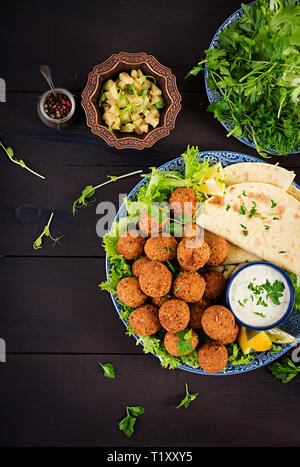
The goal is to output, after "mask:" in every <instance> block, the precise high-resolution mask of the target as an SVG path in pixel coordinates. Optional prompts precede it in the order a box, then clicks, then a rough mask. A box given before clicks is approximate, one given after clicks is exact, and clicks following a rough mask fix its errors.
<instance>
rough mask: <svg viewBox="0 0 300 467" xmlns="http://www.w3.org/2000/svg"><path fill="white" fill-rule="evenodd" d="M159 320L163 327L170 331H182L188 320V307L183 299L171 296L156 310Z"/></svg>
mask: <svg viewBox="0 0 300 467" xmlns="http://www.w3.org/2000/svg"><path fill="white" fill-rule="evenodd" d="M158 316H159V321H160V322H161V325H162V327H163V328H164V329H166V330H167V331H171V332H179V331H183V330H184V329H185V328H186V327H187V325H188V323H189V320H190V309H189V306H188V304H187V303H185V302H184V301H183V300H178V299H176V298H171V299H169V300H168V301H167V302H165V303H164V304H163V305H162V306H161V307H160V309H159V312H158Z"/></svg>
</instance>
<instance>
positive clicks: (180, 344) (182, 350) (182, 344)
mask: <svg viewBox="0 0 300 467" xmlns="http://www.w3.org/2000/svg"><path fill="white" fill-rule="evenodd" d="M179 289H180V286H179V287H177V289H175V291H176V292H177V291H178V290H179ZM176 336H177V337H179V340H178V341H177V343H176V345H177V349H178V352H179V354H180V355H184V354H186V353H187V352H190V351H191V350H193V346H192V344H191V343H190V339H191V338H192V337H193V330H192V329H189V330H187V329H184V330H183V331H178V332H176Z"/></svg>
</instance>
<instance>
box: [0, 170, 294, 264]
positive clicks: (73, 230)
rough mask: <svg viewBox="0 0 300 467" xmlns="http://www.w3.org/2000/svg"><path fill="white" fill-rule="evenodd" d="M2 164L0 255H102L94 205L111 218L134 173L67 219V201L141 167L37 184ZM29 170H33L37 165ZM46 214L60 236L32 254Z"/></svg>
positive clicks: (74, 173)
mask: <svg viewBox="0 0 300 467" xmlns="http://www.w3.org/2000/svg"><path fill="white" fill-rule="evenodd" d="M5 163H6V167H5V178H4V179H3V182H2V193H3V195H2V198H1V200H0V213H1V215H0V226H1V229H0V244H1V250H0V253H1V254H2V255H6V256H17V255H22V256H23V255H30V256H32V255H34V256H40V255H47V256H95V257H96V256H104V251H103V248H102V246H101V243H102V239H101V238H100V237H98V235H97V233H96V225H97V222H98V221H99V220H100V218H101V217H102V216H103V215H100V214H96V207H97V205H98V203H100V202H103V201H110V202H111V203H113V204H112V209H113V211H112V213H113V216H114V210H115V211H117V210H118V209H119V204H120V200H121V199H123V197H124V195H126V194H128V193H129V192H130V191H131V190H132V189H133V187H134V186H135V185H136V184H137V183H138V182H139V181H140V180H141V177H140V176H139V175H133V176H131V177H129V178H124V179H121V180H119V181H117V182H114V183H111V184H108V185H106V186H104V187H102V188H100V189H99V190H97V191H96V193H95V200H96V201H95V203H94V205H92V206H89V207H86V208H84V209H81V210H79V211H78V212H77V214H76V215H75V216H73V215H72V206H73V203H74V201H75V200H76V199H78V197H79V196H80V195H81V191H82V189H83V188H84V187H85V186H87V185H90V184H92V185H96V184H99V183H102V182H104V181H106V180H107V175H121V174H126V173H128V172H129V171H131V170H132V169H139V168H141V166H139V165H138V164H137V165H136V166H135V167H134V168H133V167H131V168H129V167H115V166H111V167H98V166H97V167H85V166H82V167H77V166H76V167H74V166H59V167H58V166H48V167H47V168H45V171H43V172H42V173H43V174H45V175H46V177H47V179H46V180H40V179H39V178H37V177H35V176H33V175H31V174H30V173H29V172H27V171H25V170H24V169H22V168H19V167H17V166H15V164H12V163H11V162H9V161H5ZM3 164H4V162H3ZM33 167H34V168H35V169H37V170H38V169H39V166H37V167H36V166H33ZM42 168H43V167H42ZM294 170H295V171H297V173H298V175H297V178H296V181H298V183H299V182H300V171H299V169H297V168H294ZM52 211H54V213H55V214H54V217H53V220H52V224H51V227H52V233H53V236H54V237H58V236H61V235H62V236H64V238H63V239H62V240H61V244H60V245H57V246H55V247H53V246H52V245H53V243H52V242H51V241H50V240H49V239H47V240H46V241H45V242H43V247H42V249H40V250H37V251H34V250H33V248H32V244H33V242H34V240H35V239H36V238H37V237H38V236H39V235H40V234H41V232H42V230H43V227H44V225H46V224H47V222H48V218H49V216H50V213H51V212H52ZM107 228H109V227H108V226H107Z"/></svg>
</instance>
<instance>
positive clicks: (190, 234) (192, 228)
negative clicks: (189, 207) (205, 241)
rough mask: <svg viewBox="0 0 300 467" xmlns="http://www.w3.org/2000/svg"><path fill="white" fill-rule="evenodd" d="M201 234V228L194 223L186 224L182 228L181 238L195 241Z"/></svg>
mask: <svg viewBox="0 0 300 467" xmlns="http://www.w3.org/2000/svg"><path fill="white" fill-rule="evenodd" d="M201 234H202V228H201V227H200V225H198V224H196V223H195V222H188V223H187V224H184V226H183V232H182V238H189V239H195V238H200V237H201Z"/></svg>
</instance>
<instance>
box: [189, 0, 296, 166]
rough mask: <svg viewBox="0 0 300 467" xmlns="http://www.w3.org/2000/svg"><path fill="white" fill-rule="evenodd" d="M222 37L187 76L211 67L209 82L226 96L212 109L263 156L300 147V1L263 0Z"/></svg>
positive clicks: (245, 10) (253, 6)
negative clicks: (214, 47) (218, 43)
mask: <svg viewBox="0 0 300 467" xmlns="http://www.w3.org/2000/svg"><path fill="white" fill-rule="evenodd" d="M242 8H243V11H244V12H243V15H242V17H241V19H240V20H239V21H238V22H234V23H231V24H229V25H228V26H227V27H226V28H225V29H224V30H223V31H222V32H221V33H220V35H219V38H220V44H221V48H220V49H209V50H206V51H205V53H206V54H207V58H206V59H205V60H203V61H202V62H200V63H198V65H197V66H195V67H194V68H193V69H192V70H191V71H190V72H189V73H188V74H187V75H186V77H188V76H196V75H197V74H198V73H199V72H200V71H202V70H204V69H205V68H206V69H207V71H208V72H209V77H208V86H209V88H210V89H211V90H217V91H218V92H219V93H220V94H221V95H222V97H223V99H222V100H220V101H219V102H211V103H210V104H209V106H208V108H207V110H208V111H210V112H213V114H214V117H215V118H216V119H217V120H219V121H220V122H224V123H226V124H227V125H228V126H229V127H230V128H232V131H230V132H229V133H228V135H227V136H229V135H231V134H234V135H235V136H236V137H237V138H241V137H244V138H248V139H250V140H252V141H253V142H254V143H255V146H256V149H257V151H258V153H259V154H260V155H261V156H264V157H270V156H269V155H268V154H269V153H271V152H272V151H275V152H276V153H277V154H278V155H286V154H289V153H290V152H292V151H294V150H300V132H299V125H300V109H299V99H300V26H299V22H300V3H299V2H295V1H292V0H289V1H287V2H283V1H282V0H270V1H267V0H258V1H257V2H255V3H254V4H251V5H248V6H247V5H244V4H242Z"/></svg>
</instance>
